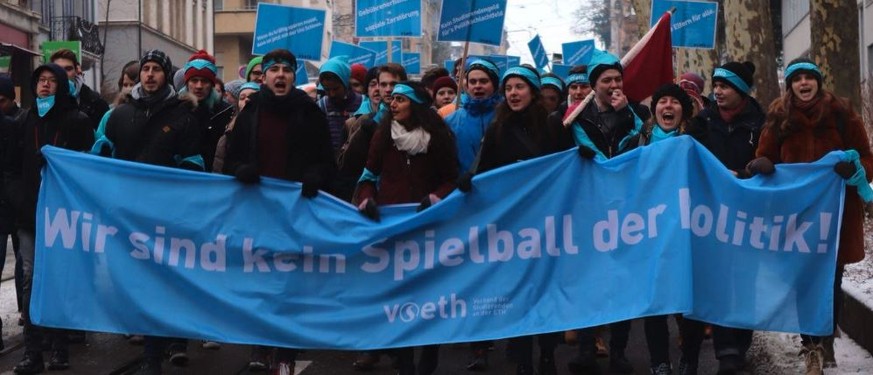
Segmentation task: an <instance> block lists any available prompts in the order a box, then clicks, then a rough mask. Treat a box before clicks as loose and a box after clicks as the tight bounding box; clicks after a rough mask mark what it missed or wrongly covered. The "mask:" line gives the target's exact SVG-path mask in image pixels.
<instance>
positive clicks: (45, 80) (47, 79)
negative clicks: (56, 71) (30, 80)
mask: <svg viewBox="0 0 873 375" xmlns="http://www.w3.org/2000/svg"><path fill="white" fill-rule="evenodd" d="M36 82H38V83H40V84H43V83H51V84H55V83H58V80H57V79H55V77H39V79H37V81H36Z"/></svg>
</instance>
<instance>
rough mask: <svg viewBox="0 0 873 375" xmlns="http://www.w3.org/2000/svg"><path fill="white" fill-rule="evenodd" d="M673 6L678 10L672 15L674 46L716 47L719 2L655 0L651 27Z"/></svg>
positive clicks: (671, 24)
mask: <svg viewBox="0 0 873 375" xmlns="http://www.w3.org/2000/svg"><path fill="white" fill-rule="evenodd" d="M672 7H676V11H675V12H674V13H673V15H672V16H670V31H671V36H670V38H671V39H672V40H673V47H685V48H705V49H712V48H715V27H716V23H717V16H718V3H717V2H714V1H690V0H689V1H678V0H676V1H674V0H654V1H652V18H651V20H650V21H649V24H650V27H654V26H655V24H656V23H658V20H659V19H660V18H661V15H662V14H664V12H666V11H667V10H669V9H670V8H672Z"/></svg>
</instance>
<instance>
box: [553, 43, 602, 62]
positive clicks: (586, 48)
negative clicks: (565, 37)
mask: <svg viewBox="0 0 873 375" xmlns="http://www.w3.org/2000/svg"><path fill="white" fill-rule="evenodd" d="M561 52H562V53H563V54H564V65H573V66H576V65H584V64H588V60H591V55H592V54H594V39H588V40H580V41H578V42H571V43H564V44H561Z"/></svg>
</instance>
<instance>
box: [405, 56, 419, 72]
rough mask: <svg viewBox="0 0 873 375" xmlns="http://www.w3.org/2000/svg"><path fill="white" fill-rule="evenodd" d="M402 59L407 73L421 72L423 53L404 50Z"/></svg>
mask: <svg viewBox="0 0 873 375" xmlns="http://www.w3.org/2000/svg"><path fill="white" fill-rule="evenodd" d="M402 61H403V68H404V69H406V74H421V53H418V52H403V55H402Z"/></svg>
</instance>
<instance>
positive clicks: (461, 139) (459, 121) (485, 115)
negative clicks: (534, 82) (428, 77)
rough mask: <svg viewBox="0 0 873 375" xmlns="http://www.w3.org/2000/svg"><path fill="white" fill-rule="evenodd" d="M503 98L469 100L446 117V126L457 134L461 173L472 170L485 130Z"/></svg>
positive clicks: (498, 96)
mask: <svg viewBox="0 0 873 375" xmlns="http://www.w3.org/2000/svg"><path fill="white" fill-rule="evenodd" d="M501 100H502V98H501V97H500V95H497V94H494V95H492V96H491V97H488V98H485V99H472V98H471V99H469V100H467V101H466V102H464V103H461V108H460V109H458V110H457V111H455V112H453V113H452V114H451V115H449V117H446V124H448V125H449V127H450V128H451V129H452V132H453V133H455V142H456V143H457V145H458V164H460V173H464V172H467V171H469V170H470V166H471V165H472V164H473V160H475V159H476V154H477V153H478V152H479V147H481V145H482V137H484V136H485V129H488V126H489V125H490V124H491V120H493V119H494V113H495V110H496V109H497V104H499V103H500V101H501Z"/></svg>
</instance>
